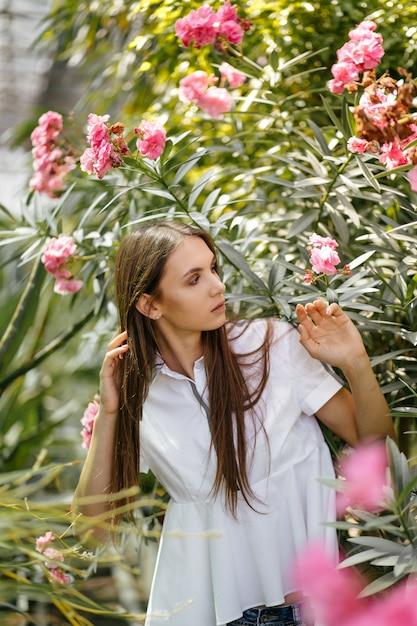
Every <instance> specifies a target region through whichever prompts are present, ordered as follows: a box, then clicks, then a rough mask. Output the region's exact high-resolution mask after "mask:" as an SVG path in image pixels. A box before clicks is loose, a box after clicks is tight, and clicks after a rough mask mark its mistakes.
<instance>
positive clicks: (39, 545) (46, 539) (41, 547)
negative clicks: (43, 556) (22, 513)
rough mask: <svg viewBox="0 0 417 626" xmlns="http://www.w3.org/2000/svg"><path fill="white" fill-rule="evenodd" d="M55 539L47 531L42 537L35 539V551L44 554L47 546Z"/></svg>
mask: <svg viewBox="0 0 417 626" xmlns="http://www.w3.org/2000/svg"><path fill="white" fill-rule="evenodd" d="M54 539H55V537H54V534H53V532H51V531H50V530H48V531H47V532H46V533H45V534H44V535H42V537H38V538H37V539H36V550H37V551H38V552H44V551H45V549H46V548H47V546H48V545H49V544H50V543H51V541H53V540H54Z"/></svg>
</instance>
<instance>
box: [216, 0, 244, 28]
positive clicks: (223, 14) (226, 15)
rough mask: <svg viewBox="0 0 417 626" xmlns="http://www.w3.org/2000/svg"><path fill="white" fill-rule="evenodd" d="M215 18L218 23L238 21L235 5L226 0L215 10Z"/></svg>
mask: <svg viewBox="0 0 417 626" xmlns="http://www.w3.org/2000/svg"><path fill="white" fill-rule="evenodd" d="M217 19H218V21H219V22H220V24H224V23H225V22H238V21H239V18H238V16H237V6H236V5H234V4H233V5H232V4H230V0H226V2H225V3H224V4H222V5H221V6H220V7H219V9H218V11H217Z"/></svg>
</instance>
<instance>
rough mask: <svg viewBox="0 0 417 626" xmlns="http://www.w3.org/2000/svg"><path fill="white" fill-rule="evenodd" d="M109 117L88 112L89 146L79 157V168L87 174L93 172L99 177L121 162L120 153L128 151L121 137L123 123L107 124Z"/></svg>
mask: <svg viewBox="0 0 417 626" xmlns="http://www.w3.org/2000/svg"><path fill="white" fill-rule="evenodd" d="M109 118H110V116H109V115H107V114H106V115H96V114H95V113H90V114H89V116H88V120H87V141H88V143H89V144H90V148H86V149H85V150H84V152H83V154H82V155H81V157H80V167H81V170H82V171H83V172H86V173H87V174H95V175H96V176H97V178H99V179H102V178H103V177H104V176H105V174H107V172H109V171H110V170H111V169H112V168H117V167H120V166H121V165H122V163H123V159H122V158H121V157H122V155H124V154H127V153H128V152H129V148H128V147H127V145H126V143H125V141H124V139H123V132H124V126H123V124H122V123H120V122H118V123H116V124H112V125H108V124H107V122H108V120H109ZM112 135H115V137H113V136H112Z"/></svg>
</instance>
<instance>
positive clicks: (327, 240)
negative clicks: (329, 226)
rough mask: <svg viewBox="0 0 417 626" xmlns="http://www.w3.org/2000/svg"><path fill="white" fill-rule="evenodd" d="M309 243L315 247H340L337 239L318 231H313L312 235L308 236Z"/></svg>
mask: <svg viewBox="0 0 417 626" xmlns="http://www.w3.org/2000/svg"><path fill="white" fill-rule="evenodd" d="M308 243H309V244H310V246H313V248H322V247H323V246H328V247H329V248H332V249H333V250H336V248H338V247H339V244H338V243H337V241H336V240H335V239H332V238H331V237H322V236H321V235H317V233H313V234H312V235H310V237H309V238H308Z"/></svg>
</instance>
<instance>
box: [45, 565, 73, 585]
mask: <svg viewBox="0 0 417 626" xmlns="http://www.w3.org/2000/svg"><path fill="white" fill-rule="evenodd" d="M49 576H50V579H51V581H52V582H54V583H59V584H60V585H68V584H70V583H71V582H72V577H71V576H70V575H69V574H65V572H64V571H63V570H62V569H61V568H60V567H54V568H51V569H50V570H49Z"/></svg>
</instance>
